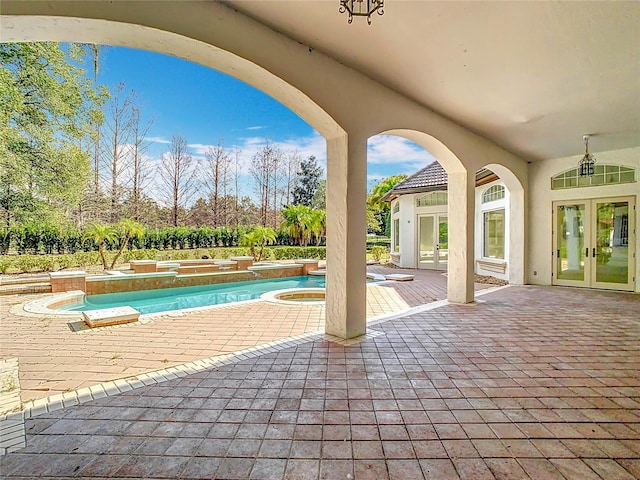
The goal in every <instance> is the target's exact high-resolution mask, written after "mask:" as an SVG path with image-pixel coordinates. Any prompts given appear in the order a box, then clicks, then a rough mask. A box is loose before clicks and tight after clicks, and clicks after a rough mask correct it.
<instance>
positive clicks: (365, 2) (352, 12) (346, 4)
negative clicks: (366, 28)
mask: <svg viewBox="0 0 640 480" xmlns="http://www.w3.org/2000/svg"><path fill="white" fill-rule="evenodd" d="M383 7H384V0H340V13H344V12H348V13H349V23H351V22H353V17H367V23H368V24H369V25H371V15H373V13H374V12H378V15H383V14H384V11H383V10H382V8H383Z"/></svg>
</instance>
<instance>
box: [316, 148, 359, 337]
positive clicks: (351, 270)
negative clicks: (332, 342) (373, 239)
mask: <svg viewBox="0 0 640 480" xmlns="http://www.w3.org/2000/svg"><path fill="white" fill-rule="evenodd" d="M366 202H367V139H366V137H364V136H362V137H359V138H358V137H356V138H354V136H353V135H350V136H344V137H340V138H335V139H331V140H327V275H326V277H327V293H326V319H325V332H326V333H328V334H330V335H335V336H337V337H341V338H345V339H346V338H353V337H357V336H359V335H363V334H364V333H365V332H366V330H367V321H366V292H367V290H366V275H367V267H366V232H367V230H366V227H367V221H366Z"/></svg>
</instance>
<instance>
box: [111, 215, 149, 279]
mask: <svg viewBox="0 0 640 480" xmlns="http://www.w3.org/2000/svg"><path fill="white" fill-rule="evenodd" d="M117 229H118V230H119V231H120V233H121V235H122V240H121V241H120V248H118V252H117V253H116V256H115V257H113V261H112V262H111V269H113V268H114V267H115V266H116V262H117V261H118V258H120V255H122V252H123V251H124V249H125V247H126V246H127V244H128V243H129V240H131V239H132V238H141V237H142V236H143V235H144V230H145V229H144V227H143V226H142V225H140V224H139V223H138V222H136V221H135V220H131V219H130V218H124V219H122V220H120V222H119V223H118V226H117Z"/></svg>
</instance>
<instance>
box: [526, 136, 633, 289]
mask: <svg viewBox="0 0 640 480" xmlns="http://www.w3.org/2000/svg"><path fill="white" fill-rule="evenodd" d="M594 157H595V158H596V161H597V163H598V164H614V165H623V166H627V167H633V168H635V169H636V180H638V175H640V148H628V149H624V150H613V151H608V152H597V153H594ZM581 158H582V155H576V156H572V157H565V158H556V159H553V160H546V161H542V162H533V163H531V165H530V169H529V186H530V189H529V203H528V205H529V216H528V218H529V235H530V238H529V243H528V246H529V255H528V259H529V260H528V269H527V283H531V284H535V285H551V278H552V277H551V272H552V267H553V263H552V262H553V258H552V249H553V246H552V242H553V239H552V223H553V217H552V202H554V201H556V200H574V199H575V200H578V199H589V198H602V197H620V196H629V195H634V196H635V197H636V210H635V225H636V235H635V237H636V242H635V243H636V245H635V252H636V255H635V277H636V282H635V291H636V292H640V275H639V272H640V242H638V239H637V238H638V235H637V231H638V225H639V224H640V208H638V200H639V198H640V183H639V182H638V181H636V183H628V184H620V185H607V186H597V187H582V188H569V189H564V190H551V177H552V176H554V175H557V174H558V173H561V172H563V171H565V170H568V169H570V168H574V167H576V166H577V165H578V162H579V161H580V159H581Z"/></svg>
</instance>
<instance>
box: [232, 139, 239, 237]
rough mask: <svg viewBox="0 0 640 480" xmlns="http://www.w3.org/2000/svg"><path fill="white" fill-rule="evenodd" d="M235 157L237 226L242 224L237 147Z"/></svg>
mask: <svg viewBox="0 0 640 480" xmlns="http://www.w3.org/2000/svg"><path fill="white" fill-rule="evenodd" d="M235 158H236V164H235V170H234V178H233V180H234V186H235V189H234V197H235V202H234V207H235V208H234V221H235V224H236V227H237V226H238V225H239V224H240V201H239V199H240V190H239V187H238V179H239V177H240V174H239V172H238V167H239V165H240V149H239V148H236V149H235Z"/></svg>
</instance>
